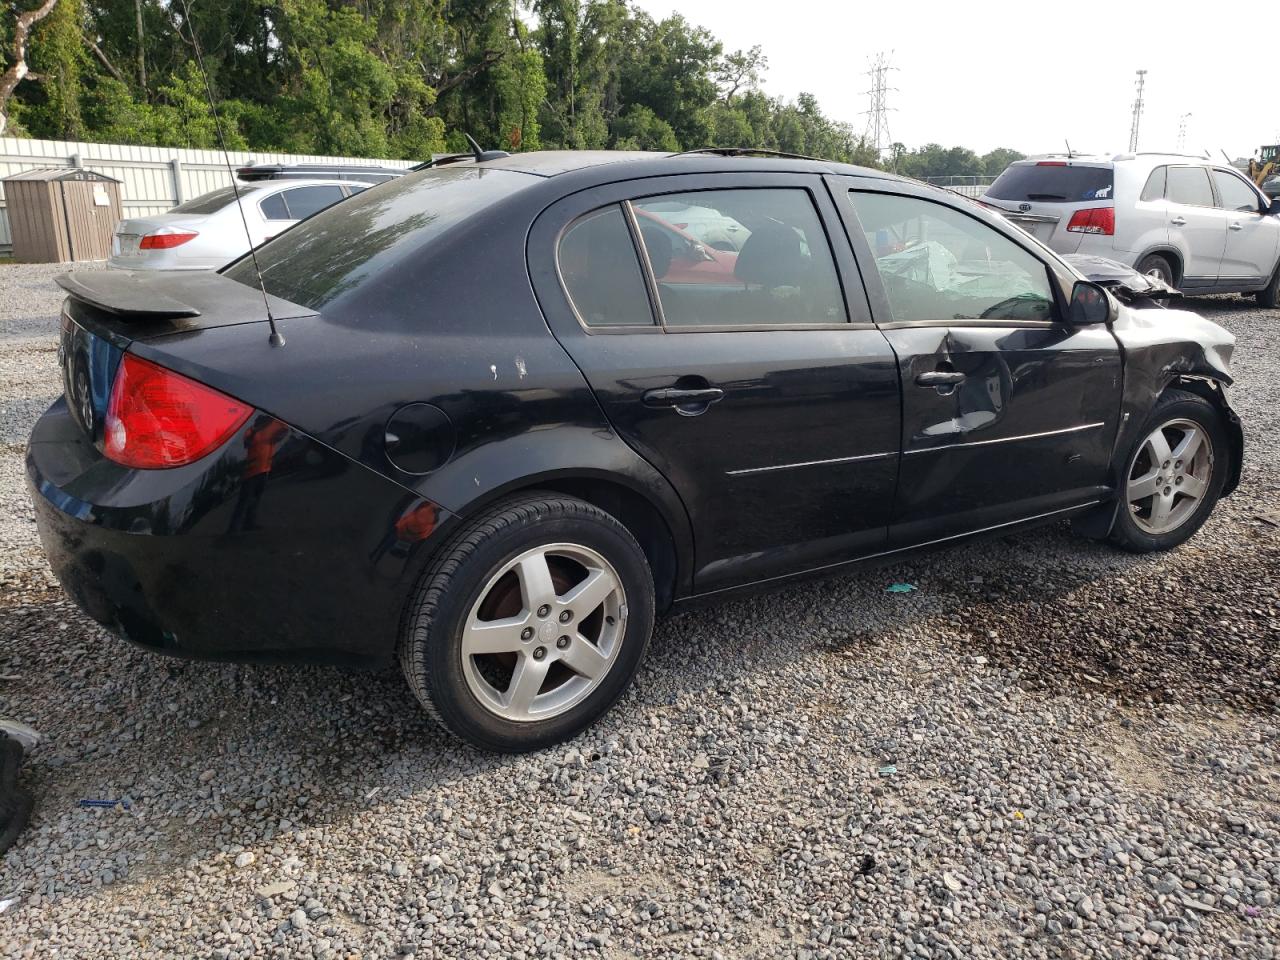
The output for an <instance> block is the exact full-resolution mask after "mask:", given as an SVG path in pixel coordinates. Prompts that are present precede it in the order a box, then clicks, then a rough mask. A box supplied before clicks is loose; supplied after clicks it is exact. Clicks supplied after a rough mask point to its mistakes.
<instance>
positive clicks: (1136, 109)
mask: <svg viewBox="0 0 1280 960" xmlns="http://www.w3.org/2000/svg"><path fill="white" fill-rule="evenodd" d="M1146 85H1147V71H1145V70H1139V71H1138V82H1137V84H1136V86H1137V90H1138V93H1137V96H1135V97H1134V98H1133V126H1131V127H1130V128H1129V152H1130V153H1137V152H1138V127H1139V125H1140V124H1141V123H1142V88H1143V87H1145V86H1146Z"/></svg>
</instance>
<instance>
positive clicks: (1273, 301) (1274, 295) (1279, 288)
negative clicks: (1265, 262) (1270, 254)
mask: <svg viewBox="0 0 1280 960" xmlns="http://www.w3.org/2000/svg"><path fill="white" fill-rule="evenodd" d="M1253 296H1254V299H1256V300H1257V301H1258V306H1260V307H1277V306H1280V264H1277V265H1276V269H1275V273H1273V274H1271V282H1270V283H1268V284H1267V285H1266V286H1265V287H1263V288H1262V289H1261V290H1259V291H1258V292H1257V293H1255V294H1254V295H1253Z"/></svg>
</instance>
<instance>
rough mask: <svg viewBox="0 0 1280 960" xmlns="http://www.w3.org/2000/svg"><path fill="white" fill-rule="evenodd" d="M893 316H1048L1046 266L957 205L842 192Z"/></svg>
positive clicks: (905, 319) (902, 319)
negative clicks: (863, 236)
mask: <svg viewBox="0 0 1280 960" xmlns="http://www.w3.org/2000/svg"><path fill="white" fill-rule="evenodd" d="M849 198H850V200H852V202H853V206H854V209H855V210H856V211H857V214H858V220H859V221H860V222H861V224H862V229H863V232H864V233H865V234H866V237H867V243H868V244H870V245H871V252H872V255H873V256H874V257H875V259H876V266H877V267H878V268H879V270H880V279H881V280H882V281H883V283H884V288H885V294H886V295H887V296H888V298H889V307H890V309H891V310H892V312H893V320H894V321H896V322H898V323H930V322H933V323H936V322H938V321H948V320H1003V321H1034V322H1044V321H1050V320H1053V319H1054V317H1055V315H1056V308H1055V306H1054V298H1053V288H1052V287H1051V286H1050V284H1049V273H1048V268H1047V267H1046V266H1045V264H1044V263H1043V262H1042V261H1040V260H1039V259H1037V258H1036V257H1034V256H1033V255H1032V254H1031V253H1029V252H1028V251H1027V250H1025V249H1023V248H1022V247H1020V246H1018V244H1016V243H1014V242H1013V241H1012V240H1010V239H1009V238H1008V237H1006V236H1004V235H1003V234H1001V233H999V232H997V231H996V230H993V229H992V228H991V227H989V226H987V225H986V224H985V223H982V222H981V221H979V220H975V219H974V218H973V217H969V216H966V215H965V214H963V213H961V212H960V211H958V210H953V209H952V208H950V207H947V206H943V205H942V204H939V203H933V202H932V201H929V200H920V199H917V198H915V197H906V196H901V195H898V194H883V193H858V192H856V191H855V192H852V193H850V194H849Z"/></svg>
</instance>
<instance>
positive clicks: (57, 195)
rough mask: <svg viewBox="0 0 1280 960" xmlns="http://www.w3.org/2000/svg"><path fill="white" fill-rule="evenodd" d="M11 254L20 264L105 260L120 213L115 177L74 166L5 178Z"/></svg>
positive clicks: (109, 250) (118, 184)
mask: <svg viewBox="0 0 1280 960" xmlns="http://www.w3.org/2000/svg"><path fill="white" fill-rule="evenodd" d="M3 182H4V197H5V207H6V210H7V212H8V214H9V229H10V232H11V233H12V234H13V259H15V260H18V261H21V262H23V263H67V262H69V261H72V260H105V259H106V258H107V257H108V256H110V255H111V233H112V231H113V230H114V229H115V226H116V224H117V223H118V222H119V220H120V217H121V216H122V208H121V206H120V181H119V180H116V179H115V178H114V177H108V176H106V175H104V174H101V173H94V172H93V171H92V170H83V169H81V168H79V167H54V168H50V169H46V170H27V171H25V172H23V173H16V174H14V175H13V176H11V177H5V178H4V181H3Z"/></svg>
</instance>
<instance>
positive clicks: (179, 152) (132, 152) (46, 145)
mask: <svg viewBox="0 0 1280 960" xmlns="http://www.w3.org/2000/svg"><path fill="white" fill-rule="evenodd" d="M230 160H231V166H232V167H242V166H247V165H248V164H251V163H367V164H377V165H381V166H386V167H400V168H407V167H411V166H413V165H414V162H415V161H412V160H380V159H369V158H360V157H324V156H317V155H313V154H307V155H295V154H287V153H259V152H245V151H240V150H236V151H232V152H231V154H230ZM75 166H80V167H84V168H85V169H88V170H93V171H96V172H97V173H103V174H106V175H107V176H108V177H115V178H116V179H117V180H119V181H121V184H120V199H121V202H122V204H123V206H124V215H125V216H126V217H143V216H147V215H149V214H153V213H163V212H164V211H166V210H168V209H169V208H170V207H172V206H173V205H174V204H176V203H179V202H181V201H182V200H190V199H191V198H192V197H198V196H200V195H201V194H202V193H208V192H209V191H210V190H216V189H218V188H219V187H225V186H227V185H228V184H230V183H231V174H230V173H229V172H228V170H227V164H226V160H225V159H224V158H223V155H222V153H221V152H220V151H218V150H184V149H180V148H177V147H137V146H129V145H126V144H115V143H77V142H73V141H66V140H28V139H24V138H19V137H0V180H3V179H4V178H5V177H8V176H11V175H13V174H15V173H21V172H22V171H24V170H37V169H40V168H41V167H75ZM4 207H5V204H4V187H3V185H0V251H7V250H8V249H9V247H10V244H11V239H12V238H11V236H10V233H9V218H8V215H7V213H6V212H5V208H4Z"/></svg>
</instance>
